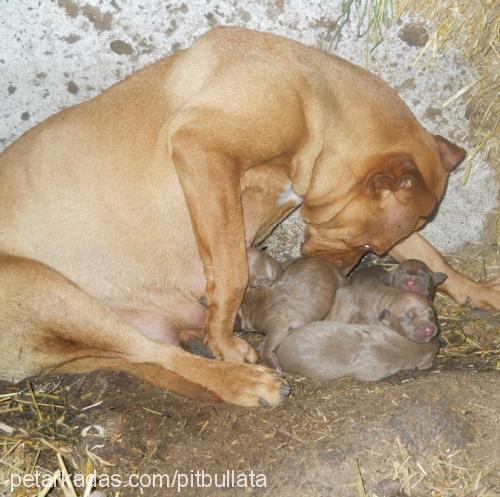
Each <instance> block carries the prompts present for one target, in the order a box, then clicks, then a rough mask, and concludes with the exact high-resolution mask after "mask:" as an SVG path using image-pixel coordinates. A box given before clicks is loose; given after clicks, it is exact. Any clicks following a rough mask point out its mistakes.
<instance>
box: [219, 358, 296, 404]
mask: <svg viewBox="0 0 500 497" xmlns="http://www.w3.org/2000/svg"><path fill="white" fill-rule="evenodd" d="M227 366H229V364H228V365H227ZM232 366H233V367H231V370H230V371H229V372H228V373H229V374H227V376H226V377H225V378H224V381H223V388H221V389H220V390H218V391H217V392H216V393H217V394H218V395H219V396H220V397H221V398H222V399H223V400H224V401H225V402H228V403H229V404H235V405H238V406H246V407H258V406H261V407H273V406H277V405H279V404H280V403H281V402H282V401H283V399H284V397H286V396H288V395H289V393H290V385H289V384H288V383H287V382H286V381H285V380H284V379H283V378H281V377H280V376H278V375H276V374H274V373H273V372H272V371H271V370H270V369H269V368H266V367H264V366H254V365H249V364H234V365H232Z"/></svg>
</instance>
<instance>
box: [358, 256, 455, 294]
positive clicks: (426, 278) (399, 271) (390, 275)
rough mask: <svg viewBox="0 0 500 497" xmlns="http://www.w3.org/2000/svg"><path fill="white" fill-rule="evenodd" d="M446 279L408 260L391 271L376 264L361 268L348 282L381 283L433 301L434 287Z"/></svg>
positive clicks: (444, 276) (441, 274) (426, 267)
mask: <svg viewBox="0 0 500 497" xmlns="http://www.w3.org/2000/svg"><path fill="white" fill-rule="evenodd" d="M446 278H447V275H446V274H444V273H435V272H433V271H432V270H431V269H430V268H429V266H428V265H427V264H425V262H423V261H419V260H417V259H408V260H407V261H403V262H401V263H399V264H398V265H397V266H396V267H395V268H393V269H387V268H386V267H385V266H383V265H378V264H370V265H369V266H366V267H361V268H359V269H356V270H355V271H354V272H353V273H352V274H351V275H350V276H349V281H350V282H351V283H353V284H356V283H364V282H377V281H379V282H380V281H382V282H384V283H385V284H386V285H389V286H392V287H395V288H400V289H401V290H407V291H409V292H415V293H419V294H420V295H423V296H424V297H428V298H430V299H433V298H434V295H435V293H436V287H437V286H438V285H441V284H442V283H443V282H444V281H445V280H446Z"/></svg>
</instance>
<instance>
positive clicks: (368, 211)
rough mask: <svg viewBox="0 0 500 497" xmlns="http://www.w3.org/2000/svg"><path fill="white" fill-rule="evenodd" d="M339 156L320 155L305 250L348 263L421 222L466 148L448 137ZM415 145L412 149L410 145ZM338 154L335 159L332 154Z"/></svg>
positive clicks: (383, 248) (305, 210)
mask: <svg viewBox="0 0 500 497" xmlns="http://www.w3.org/2000/svg"><path fill="white" fill-rule="evenodd" d="M427 136H428V137H431V139H426V141H424V142H422V141H420V142H417V143H418V144H419V146H415V145H414V146H413V147H407V148H408V149H410V150H411V151H410V152H408V151H406V152H405V151H397V150H395V151H389V152H385V153H380V154H371V155H369V156H368V157H366V158H365V159H364V160H362V161H356V159H355V157H350V158H346V157H344V159H343V160H341V161H340V164H339V162H338V161H339V159H337V162H336V164H335V168H334V169H332V163H330V165H329V164H328V162H327V159H326V158H324V159H323V160H322V159H321V157H320V158H319V159H318V163H317V164H316V166H315V168H314V171H313V173H312V177H311V180H310V183H309V188H308V191H307V193H306V195H305V199H304V204H303V207H302V211H301V213H302V217H303V219H304V221H305V223H306V230H305V241H304V244H303V245H302V253H303V254H304V255H309V254H312V253H319V254H321V255H324V256H325V257H326V258H328V259H330V260H332V261H333V262H335V263H336V264H337V265H339V266H341V267H345V268H348V267H350V266H352V264H354V263H355V262H356V261H357V260H358V258H359V257H360V256H361V255H362V254H363V253H364V252H365V251H367V250H371V251H373V252H375V253H377V254H383V253H385V252H387V251H388V250H389V249H390V248H391V247H392V246H394V245H395V244H396V243H397V242H398V241H400V240H402V239H404V238H405V237H407V236H408V235H409V234H410V233H412V232H413V231H415V230H416V229H418V228H420V227H421V226H422V225H423V224H424V223H425V221H426V219H427V218H428V217H429V216H430V215H431V214H432V213H433V212H434V210H435V209H436V207H437V205H438V202H439V201H440V199H441V198H442V196H443V194H444V191H445V188H446V183H447V179H448V175H449V173H450V171H451V170H452V169H453V168H454V167H455V166H456V165H458V164H459V163H460V162H461V161H462V160H463V158H464V157H465V151H464V150H463V149H462V148H460V147H457V146H456V145H454V144H452V143H450V142H449V141H448V140H446V139H445V138H442V137H440V136H433V135H430V134H427ZM412 148H413V150H412ZM334 160H335V159H334Z"/></svg>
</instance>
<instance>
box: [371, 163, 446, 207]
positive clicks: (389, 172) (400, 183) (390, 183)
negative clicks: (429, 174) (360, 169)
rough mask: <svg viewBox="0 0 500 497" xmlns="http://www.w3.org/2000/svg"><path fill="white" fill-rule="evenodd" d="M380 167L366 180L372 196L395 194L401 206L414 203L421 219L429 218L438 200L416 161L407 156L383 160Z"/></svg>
mask: <svg viewBox="0 0 500 497" xmlns="http://www.w3.org/2000/svg"><path fill="white" fill-rule="evenodd" d="M379 164H380V166H379V167H378V168H377V169H375V170H374V171H373V172H372V173H371V174H370V175H369V176H368V177H367V179H366V186H367V188H368V190H369V191H370V192H371V194H372V195H375V196H382V197H383V196H386V195H387V194H388V193H393V194H394V196H395V197H396V198H397V200H398V202H400V203H401V204H405V205H406V204H408V203H410V202H413V204H414V205H415V207H416V209H417V212H418V215H419V216H420V217H426V216H428V215H429V214H430V213H431V212H432V210H433V209H434V206H435V205H436V198H435V197H434V195H433V194H432V192H431V191H430V190H429V189H428V188H427V185H426V184H425V181H424V178H423V177H422V175H421V174H420V171H419V170H418V168H417V166H416V164H415V161H414V160H413V158H412V157H411V156H410V155H407V154H394V155H391V156H389V157H384V158H381V159H380V161H379Z"/></svg>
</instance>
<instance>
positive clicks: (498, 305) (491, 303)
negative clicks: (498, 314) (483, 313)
mask: <svg viewBox="0 0 500 497" xmlns="http://www.w3.org/2000/svg"><path fill="white" fill-rule="evenodd" d="M463 295H464V298H463V302H462V303H467V304H470V305H471V306H472V307H476V308H478V309H494V310H497V311H500V277H497V278H494V279H492V280H488V281H471V282H470V284H469V285H467V288H465V289H464V293H463Z"/></svg>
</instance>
